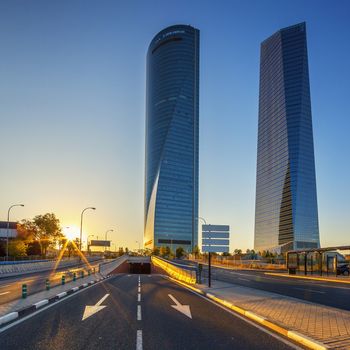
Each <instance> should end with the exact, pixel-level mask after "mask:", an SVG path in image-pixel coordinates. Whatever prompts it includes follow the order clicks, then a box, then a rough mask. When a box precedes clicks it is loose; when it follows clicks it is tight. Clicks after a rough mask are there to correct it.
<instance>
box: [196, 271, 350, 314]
mask: <svg viewBox="0 0 350 350" xmlns="http://www.w3.org/2000/svg"><path fill="white" fill-rule="evenodd" d="M203 271H204V274H205V276H206V275H207V267H206V266H204V267H203ZM212 278H213V279H214V280H215V279H217V280H220V281H223V282H229V283H233V284H237V285H241V286H244V287H250V288H255V289H260V290H264V291H268V292H274V293H277V294H281V295H286V296H290V297H293V298H298V299H302V300H306V301H309V302H312V303H318V304H321V305H326V306H331V307H335V308H338V309H342V310H350V303H349V295H350V284H340V283H334V282H333V283H332V282H324V281H312V280H302V279H294V278H293V279H291V278H288V277H278V276H271V275H266V274H265V273H264V272H260V271H247V270H240V271H237V270H234V271H233V270H229V269H222V268H217V267H213V268H212ZM213 283H214V286H215V281H214V282H213Z"/></svg>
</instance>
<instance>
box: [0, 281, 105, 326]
mask: <svg viewBox="0 0 350 350" xmlns="http://www.w3.org/2000/svg"><path fill="white" fill-rule="evenodd" d="M109 277H110V275H108V276H107V277H102V278H101V279H96V280H91V281H90V282H89V283H83V284H82V285H80V286H79V287H78V286H77V287H73V288H71V289H69V290H67V291H65V292H61V293H58V294H56V295H54V296H52V297H51V298H48V299H43V300H40V301H38V302H36V303H34V304H32V305H29V306H27V307H25V308H23V309H20V310H17V311H15V312H10V313H8V314H6V315H4V316H1V317H0V327H1V326H2V325H4V324H7V323H9V322H11V321H14V320H16V319H17V318H20V317H22V316H26V315H28V314H30V313H32V312H33V311H36V310H37V309H39V308H41V307H43V306H45V305H47V304H52V303H54V302H56V301H57V300H59V299H62V298H64V297H65V296H67V295H70V294H73V293H74V292H77V291H78V290H80V289H83V288H86V287H88V286H92V285H93V284H96V283H98V282H102V281H103V280H105V279H107V278H109Z"/></svg>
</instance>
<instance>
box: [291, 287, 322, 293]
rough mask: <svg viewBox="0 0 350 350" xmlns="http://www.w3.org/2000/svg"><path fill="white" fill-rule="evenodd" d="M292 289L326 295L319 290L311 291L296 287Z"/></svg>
mask: <svg viewBox="0 0 350 350" xmlns="http://www.w3.org/2000/svg"><path fill="white" fill-rule="evenodd" d="M293 289H297V290H302V291H303V292H311V293H319V294H326V292H321V291H320V290H312V289H305V288H296V287H294V288H293Z"/></svg>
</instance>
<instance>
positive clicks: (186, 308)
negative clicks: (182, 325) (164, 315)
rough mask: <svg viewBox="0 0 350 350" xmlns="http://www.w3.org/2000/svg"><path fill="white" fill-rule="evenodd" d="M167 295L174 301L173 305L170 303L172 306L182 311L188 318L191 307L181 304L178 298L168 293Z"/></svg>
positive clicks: (190, 316)
mask: <svg viewBox="0 0 350 350" xmlns="http://www.w3.org/2000/svg"><path fill="white" fill-rule="evenodd" d="M168 297H169V298H170V299H171V300H172V301H173V302H174V303H175V305H170V306H171V307H172V308H174V309H175V310H177V311H179V312H181V313H183V314H184V315H186V316H187V317H189V318H192V315H191V309H190V306H189V305H182V304H181V303H180V302H179V301H178V300H176V298H175V297H173V296H172V295H171V294H168Z"/></svg>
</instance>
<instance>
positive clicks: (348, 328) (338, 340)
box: [197, 281, 350, 349]
mask: <svg viewBox="0 0 350 350" xmlns="http://www.w3.org/2000/svg"><path fill="white" fill-rule="evenodd" d="M197 288H199V289H201V290H202V291H203V292H205V293H210V294H212V295H214V296H215V297H217V298H219V299H221V300H225V301H228V302H230V303H232V304H234V305H235V306H238V307H240V308H242V309H245V310H247V311H251V312H254V313H255V314H257V315H259V316H262V317H264V318H266V319H267V320H269V321H271V322H273V323H275V324H277V325H279V326H281V327H285V328H287V329H289V330H294V331H297V332H298V333H301V334H304V335H306V336H308V337H310V338H312V339H314V340H317V341H319V342H321V343H323V344H325V345H327V346H328V347H329V348H330V349H350V312H349V311H344V310H340V309H336V308H331V307H327V306H323V305H319V304H314V303H309V302H306V301H303V300H300V299H296V298H291V297H287V296H283V295H280V294H275V293H271V292H265V291H261V290H258V289H253V288H248V287H242V286H238V285H234V284H230V283H225V282H221V281H213V283H212V288H208V287H206V286H204V285H197Z"/></svg>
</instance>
